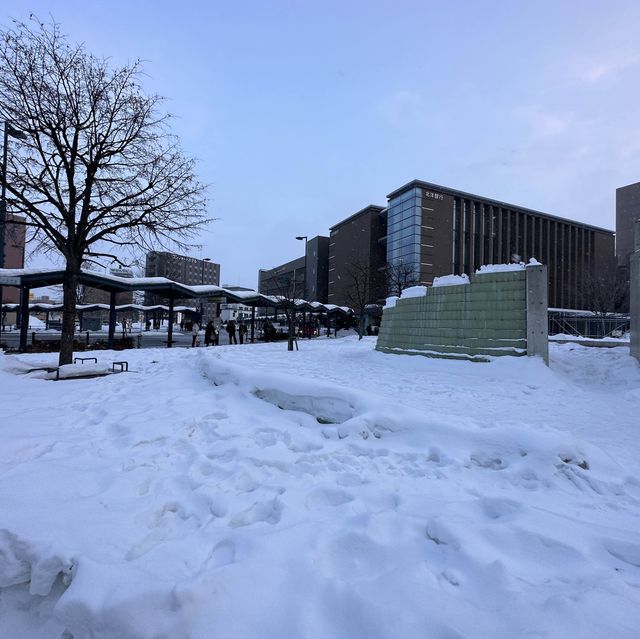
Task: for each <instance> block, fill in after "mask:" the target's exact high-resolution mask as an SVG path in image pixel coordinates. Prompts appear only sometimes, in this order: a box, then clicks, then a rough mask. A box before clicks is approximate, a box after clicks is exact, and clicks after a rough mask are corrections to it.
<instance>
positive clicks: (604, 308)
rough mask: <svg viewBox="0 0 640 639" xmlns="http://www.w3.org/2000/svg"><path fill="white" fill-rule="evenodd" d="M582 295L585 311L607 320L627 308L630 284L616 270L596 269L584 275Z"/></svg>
mask: <svg viewBox="0 0 640 639" xmlns="http://www.w3.org/2000/svg"><path fill="white" fill-rule="evenodd" d="M580 293H581V296H582V305H583V307H584V309H585V310H588V311H591V312H592V313H594V314H595V315H596V316H597V317H600V318H605V317H606V316H607V315H608V314H609V313H615V312H620V311H623V310H625V309H626V308H627V305H628V303H629V282H627V281H625V279H624V277H621V275H620V273H618V272H617V271H616V270H615V268H608V269H607V268H604V269H602V270H596V269H594V270H591V271H588V272H587V273H585V274H584V276H583V279H582V287H581V291H580Z"/></svg>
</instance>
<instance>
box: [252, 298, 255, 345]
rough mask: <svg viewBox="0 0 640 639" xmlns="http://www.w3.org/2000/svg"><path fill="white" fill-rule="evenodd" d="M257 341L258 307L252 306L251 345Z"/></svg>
mask: <svg viewBox="0 0 640 639" xmlns="http://www.w3.org/2000/svg"><path fill="white" fill-rule="evenodd" d="M255 341H256V305H255V304H252V305H251V343H252V344H253V343H254V342H255Z"/></svg>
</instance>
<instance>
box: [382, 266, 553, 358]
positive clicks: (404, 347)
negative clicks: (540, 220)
mask: <svg viewBox="0 0 640 639" xmlns="http://www.w3.org/2000/svg"><path fill="white" fill-rule="evenodd" d="M470 280H471V283H470V284H467V285H459V286H441V287H435V288H433V287H432V288H429V289H428V293H427V295H425V296H423V297H414V298H407V299H399V300H398V301H397V302H396V306H395V307H392V308H385V309H384V313H383V316H382V325H381V327H380V335H379V337H378V343H377V346H376V348H377V349H378V350H380V351H383V352H387V353H409V354H420V355H427V356H430V357H447V358H455V359H471V360H479V361H486V360H487V357H488V356H501V355H516V356H521V355H527V354H530V355H539V356H541V357H543V359H544V360H545V362H546V361H548V343H547V339H548V336H547V332H546V331H547V329H546V312H547V304H546V301H547V298H546V296H547V285H546V282H547V276H546V268H545V267H544V266H541V265H540V266H535V267H527V268H526V269H523V270H520V271H508V272H498V273H487V274H477V275H472V276H471V278H470ZM540 317H543V318H544V320H543V321H541V320H540ZM529 330H531V331H532V332H531V335H528V332H529ZM529 342H530V344H529ZM529 346H530V348H528V347H529Z"/></svg>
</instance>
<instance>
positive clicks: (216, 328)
mask: <svg viewBox="0 0 640 639" xmlns="http://www.w3.org/2000/svg"><path fill="white" fill-rule="evenodd" d="M221 330H222V320H221V319H220V318H219V317H216V318H215V319H214V320H213V345H214V346H218V345H219V344H220V331H221Z"/></svg>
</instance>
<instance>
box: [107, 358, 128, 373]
mask: <svg viewBox="0 0 640 639" xmlns="http://www.w3.org/2000/svg"><path fill="white" fill-rule="evenodd" d="M116 366H117V367H118V370H119V372H120V373H122V372H124V371H126V372H127V373H128V372H129V362H125V361H122V362H113V364H112V365H111V370H112V371H113V372H114V373H115V372H116Z"/></svg>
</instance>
